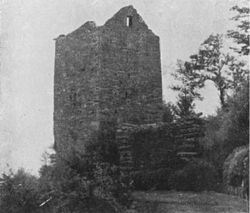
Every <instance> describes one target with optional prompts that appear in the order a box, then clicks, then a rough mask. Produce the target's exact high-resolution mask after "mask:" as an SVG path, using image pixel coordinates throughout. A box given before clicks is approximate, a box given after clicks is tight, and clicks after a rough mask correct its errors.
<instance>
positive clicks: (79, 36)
mask: <svg viewBox="0 0 250 213" xmlns="http://www.w3.org/2000/svg"><path fill="white" fill-rule="evenodd" d="M161 106H162V83H161V65H160V47H159V37H158V36H156V35H155V34H154V33H153V32H152V31H151V30H150V29H148V27H147V25H146V24H145V23H144V22H143V20H142V18H141V17H140V16H139V14H138V13H137V11H136V10H135V9H134V8H133V7H132V6H129V7H125V8H122V9H121V10H120V11H119V12H118V13H117V14H115V15H114V16H113V17H112V18H111V19H110V20H108V21H107V22H106V23H105V24H104V25H103V26H101V27H96V26H95V24H94V23H93V22H87V23H85V24H84V25H83V26H81V27H80V28H78V29H77V30H75V31H74V32H72V33H70V34H68V35H66V36H59V37H58V38H57V39H56V57H55V76H54V136H55V145H56V149H57V150H62V149H64V150H65V149H68V148H70V147H71V146H69V144H70V145H71V144H72V145H76V144H77V145H78V147H79V149H82V146H84V143H83V141H85V140H86V139H89V138H90V137H91V136H92V135H93V133H94V131H95V130H98V129H99V127H100V126H101V125H100V124H101V122H103V121H110V120H111V121H114V122H115V123H133V124H144V123H153V122H158V121H160V119H161V112H162V111H161Z"/></svg>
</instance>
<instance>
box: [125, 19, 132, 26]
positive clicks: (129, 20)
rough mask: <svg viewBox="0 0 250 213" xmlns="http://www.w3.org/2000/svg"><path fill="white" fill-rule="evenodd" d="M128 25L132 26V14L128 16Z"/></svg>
mask: <svg viewBox="0 0 250 213" xmlns="http://www.w3.org/2000/svg"><path fill="white" fill-rule="evenodd" d="M126 23H127V27H131V26H132V16H127V22H126Z"/></svg>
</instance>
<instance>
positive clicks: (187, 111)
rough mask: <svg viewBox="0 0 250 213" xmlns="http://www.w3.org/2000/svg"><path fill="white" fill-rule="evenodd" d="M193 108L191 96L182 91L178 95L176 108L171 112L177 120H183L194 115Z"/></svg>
mask: <svg viewBox="0 0 250 213" xmlns="http://www.w3.org/2000/svg"><path fill="white" fill-rule="evenodd" d="M194 107H195V104H194V98H193V96H192V95H189V94H188V91H187V90H183V91H182V92H181V93H180V94H179V95H178V101H177V103H176V106H175V107H174V108H173V111H174V113H175V115H176V116H177V117H178V118H184V117H186V116H190V115H194V114H195V112H194Z"/></svg>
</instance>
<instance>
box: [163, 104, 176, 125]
mask: <svg viewBox="0 0 250 213" xmlns="http://www.w3.org/2000/svg"><path fill="white" fill-rule="evenodd" d="M174 119H175V115H174V105H173V104H171V103H166V104H164V105H163V115H162V121H163V122H166V123H171V122H173V121H174Z"/></svg>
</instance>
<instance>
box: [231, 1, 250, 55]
mask: <svg viewBox="0 0 250 213" xmlns="http://www.w3.org/2000/svg"><path fill="white" fill-rule="evenodd" d="M247 3H248V4H249V2H248V1H247ZM231 9H232V10H233V11H236V12H237V15H236V16H234V17H233V18H232V20H234V21H236V22H237V23H238V26H237V29H235V30H229V31H228V36H229V37H231V38H233V39H234V41H235V42H236V43H237V44H239V45H240V48H232V49H234V50H235V51H236V52H238V53H239V54H242V55H249V39H250V36H249V26H250V24H249V5H246V6H238V5H236V6H234V7H232V8H231Z"/></svg>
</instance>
